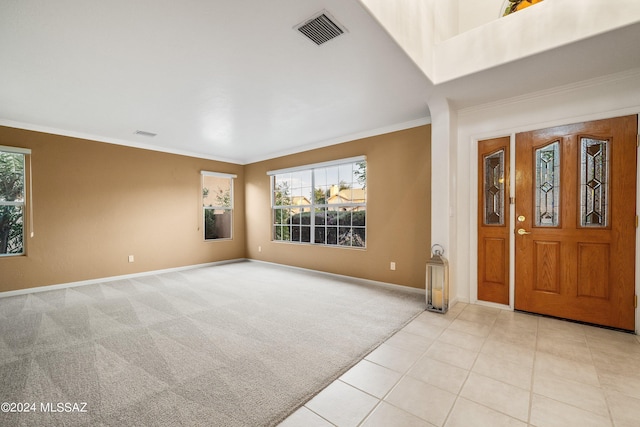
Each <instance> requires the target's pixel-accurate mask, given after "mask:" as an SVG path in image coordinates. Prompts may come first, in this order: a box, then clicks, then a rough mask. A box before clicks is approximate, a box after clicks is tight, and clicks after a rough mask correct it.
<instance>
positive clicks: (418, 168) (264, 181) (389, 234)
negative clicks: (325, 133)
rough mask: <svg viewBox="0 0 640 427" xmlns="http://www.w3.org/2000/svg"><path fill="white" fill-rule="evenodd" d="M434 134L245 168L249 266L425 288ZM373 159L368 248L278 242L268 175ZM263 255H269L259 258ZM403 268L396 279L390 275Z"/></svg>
mask: <svg viewBox="0 0 640 427" xmlns="http://www.w3.org/2000/svg"><path fill="white" fill-rule="evenodd" d="M430 135H431V127H430V126H421V127H417V128H413V129H408V130H404V131H399V132H394V133H390V134H385V135H379V136H375V137H371V138H365V139H361V140H357V141H352V142H348V143H344V144H339V145H334V146H330V147H326V148H321V149H317V150H311V151H306V152H303V153H298V154H294V155H290V156H285V157H280V158H277V159H272V160H267V161H263V162H258V163H253V164H250V165H246V166H245V182H246V187H245V189H246V223H247V229H246V233H247V234H246V235H247V255H248V258H251V259H257V260H263V261H269V262H275V263H280V264H287V265H292V266H297V267H303V268H310V269H314V270H322V271H327V272H331V273H336V274H343V275H348V276H354V277H361V278H365V279H371V280H378V281H382V282H388V283H395V284H400V285H406V286H412V287H416V288H424V281H425V264H426V262H427V261H428V259H429V257H430V250H429V247H430V239H431V236H430V224H431V214H430V211H431V208H430V188H431V172H430V170H431V169H430V164H431V161H430V148H431V136H430ZM359 155H366V156H367V197H368V200H367V248H366V249H365V250H362V249H350V248H336V247H323V246H316V245H310V244H293V243H282V242H272V241H271V223H270V219H271V209H270V194H269V192H270V182H269V177H268V176H267V171H269V170H276V169H281V168H287V167H293V166H300V165H305V164H311V163H317V162H323V161H329V160H336V159H340V158H347V157H353V156H359ZM258 247H261V248H262V251H261V252H259V251H258ZM391 261H394V262H395V263H396V271H391V270H390V269H389V265H390V262H391Z"/></svg>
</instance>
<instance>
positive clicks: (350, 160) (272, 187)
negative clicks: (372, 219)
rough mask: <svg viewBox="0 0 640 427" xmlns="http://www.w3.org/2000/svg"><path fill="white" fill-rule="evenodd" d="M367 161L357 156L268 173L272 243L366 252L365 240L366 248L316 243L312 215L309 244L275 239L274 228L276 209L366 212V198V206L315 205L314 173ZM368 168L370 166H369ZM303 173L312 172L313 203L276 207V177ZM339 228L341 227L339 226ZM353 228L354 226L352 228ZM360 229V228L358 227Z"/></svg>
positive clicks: (351, 204) (365, 227)
mask: <svg viewBox="0 0 640 427" xmlns="http://www.w3.org/2000/svg"><path fill="white" fill-rule="evenodd" d="M366 161H367V156H356V157H348V158H343V159H338V160H331V161H327V162H319V163H312V164H308V165H303V166H294V167H290V168H283V169H275V170H271V171H268V172H267V175H268V176H269V183H270V191H271V195H270V197H269V198H270V200H271V209H270V211H271V219H270V223H271V225H270V228H271V241H272V242H275V243H293V244H303V245H304V244H306V245H317V246H327V247H335V248H343V249H358V250H366V249H367V241H366V239H365V242H364V246H347V245H338V244H329V243H326V239H325V243H316V242H315V239H314V238H313V236H314V235H315V227H316V223H315V216H314V215H311V222H310V224H309V228H310V233H311V236H310V237H311V238H310V241H309V242H297V241H291V240H277V239H276V238H275V227H274V225H275V224H274V222H273V221H274V212H275V210H276V209H309V210H310V211H311V212H313V211H314V209H316V208H324V209H329V208H340V207H364V208H365V211H366V209H367V201H366V198H365V202H364V204H362V203H340V204H329V203H315V195H314V194H313V189H315V174H314V171H315V170H316V169H322V168H326V167H332V166H340V165H345V164H355V163H359V162H365V163H366ZM367 166H368V165H367ZM302 171H310V172H311V188H312V195H311V196H312V198H311V201H310V203H309V204H308V205H282V206H276V204H275V191H274V190H275V176H276V175H279V174H286V173H293V172H302ZM365 187H366V182H365ZM338 227H339V226H338ZM352 227H353V226H352ZM358 228H360V227H358ZM362 228H364V230H365V233H366V230H367V225H366V222H365V225H364V227H362Z"/></svg>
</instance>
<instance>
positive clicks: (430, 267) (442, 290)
mask: <svg viewBox="0 0 640 427" xmlns="http://www.w3.org/2000/svg"><path fill="white" fill-rule="evenodd" d="M443 254H444V248H443V247H442V246H440V245H437V244H436V245H433V246H432V247H431V259H430V260H429V262H427V283H426V288H427V310H429V311H435V312H436V313H443V314H444V313H446V312H447V310H448V309H449V263H448V262H447V259H446V258H445V257H443V256H442V255H443Z"/></svg>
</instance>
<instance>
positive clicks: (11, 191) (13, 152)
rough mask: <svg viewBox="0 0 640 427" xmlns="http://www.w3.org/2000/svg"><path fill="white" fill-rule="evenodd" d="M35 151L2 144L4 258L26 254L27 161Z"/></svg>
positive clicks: (0, 252) (0, 247)
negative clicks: (28, 156)
mask: <svg viewBox="0 0 640 427" xmlns="http://www.w3.org/2000/svg"><path fill="white" fill-rule="evenodd" d="M29 154H31V151H30V150H28V149H23V148H15V147H2V146H0V257H2V256H10V255H24V253H25V244H24V242H25V237H24V236H25V217H26V192H27V191H26V180H25V164H26V161H25V160H26V158H27V155H29Z"/></svg>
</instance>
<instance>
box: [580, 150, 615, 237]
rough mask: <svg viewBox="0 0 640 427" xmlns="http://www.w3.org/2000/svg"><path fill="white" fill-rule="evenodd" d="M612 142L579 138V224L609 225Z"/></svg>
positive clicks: (589, 225)
mask: <svg viewBox="0 0 640 427" xmlns="http://www.w3.org/2000/svg"><path fill="white" fill-rule="evenodd" d="M608 193H609V141H608V140H599V139H593V138H580V225H581V226H582V227H607V226H608V225H609V218H608V217H609V215H608V211H609V209H608V203H609V200H608V199H609V197H608V196H609V194H608Z"/></svg>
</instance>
